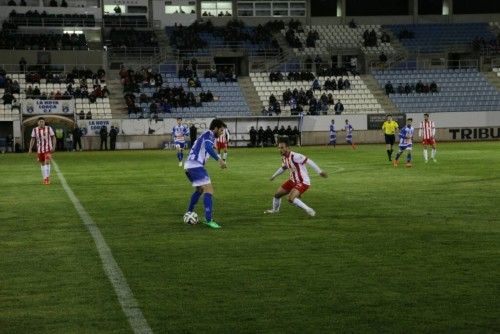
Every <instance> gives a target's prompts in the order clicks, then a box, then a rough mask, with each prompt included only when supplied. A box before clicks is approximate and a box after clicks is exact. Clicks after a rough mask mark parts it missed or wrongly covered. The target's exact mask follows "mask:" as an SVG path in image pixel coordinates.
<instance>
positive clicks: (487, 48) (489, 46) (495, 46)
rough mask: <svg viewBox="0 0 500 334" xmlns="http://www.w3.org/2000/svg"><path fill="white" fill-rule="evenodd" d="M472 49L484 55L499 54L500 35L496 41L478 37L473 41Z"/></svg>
mask: <svg viewBox="0 0 500 334" xmlns="http://www.w3.org/2000/svg"><path fill="white" fill-rule="evenodd" d="M472 49H473V50H474V51H478V52H481V53H482V54H490V55H491V54H499V53H500V34H498V36H497V37H496V38H494V39H490V40H489V41H487V40H486V39H485V38H484V37H476V38H475V39H474V40H473V41H472Z"/></svg>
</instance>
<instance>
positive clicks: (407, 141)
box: [399, 126, 415, 146]
mask: <svg viewBox="0 0 500 334" xmlns="http://www.w3.org/2000/svg"><path fill="white" fill-rule="evenodd" d="M414 131H415V129H414V128H413V126H405V127H404V128H402V129H401V131H400V132H399V146H411V145H412V144H413V132H414Z"/></svg>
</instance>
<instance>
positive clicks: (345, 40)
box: [281, 25, 396, 56]
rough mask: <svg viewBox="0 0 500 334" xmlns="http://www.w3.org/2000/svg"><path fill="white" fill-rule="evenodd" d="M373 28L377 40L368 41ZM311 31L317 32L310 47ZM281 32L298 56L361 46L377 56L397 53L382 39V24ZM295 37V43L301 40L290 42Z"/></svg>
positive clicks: (306, 27) (307, 28)
mask: <svg viewBox="0 0 500 334" xmlns="http://www.w3.org/2000/svg"><path fill="white" fill-rule="evenodd" d="M372 30H373V31H374V32H375V34H376V40H375V41H374V42H373V43H367V42H366V41H367V38H365V37H366V36H365V35H366V31H368V33H369V32H371V31H372ZM310 32H312V33H314V32H317V38H316V40H315V43H314V44H315V45H314V46H313V47H308V41H307V39H308V36H309V33H310ZM281 33H282V34H283V35H284V36H285V37H287V40H289V45H290V46H292V47H293V52H294V53H295V55H297V56H315V55H318V54H319V55H329V54H331V52H332V50H334V49H354V48H360V49H361V50H362V51H363V52H364V53H366V54H370V55H377V56H378V55H379V54H381V53H384V54H386V55H387V56H391V55H394V54H395V53H396V50H395V49H394V48H393V46H392V45H391V44H390V42H387V41H386V42H383V41H382V40H381V37H382V35H383V30H382V27H381V26H380V25H358V26H356V27H355V28H351V27H350V26H348V25H312V26H304V27H301V29H299V28H297V29H291V28H288V29H282V30H281ZM292 34H293V36H292ZM294 37H296V38H297V39H295V43H297V41H299V42H300V43H299V44H293V43H292V44H290V39H291V38H294ZM309 38H310V37H309ZM389 40H390V39H389ZM309 45H311V44H309Z"/></svg>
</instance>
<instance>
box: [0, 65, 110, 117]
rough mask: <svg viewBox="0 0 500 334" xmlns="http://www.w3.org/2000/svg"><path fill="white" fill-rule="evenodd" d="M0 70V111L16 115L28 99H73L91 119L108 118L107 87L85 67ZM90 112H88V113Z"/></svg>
mask: <svg viewBox="0 0 500 334" xmlns="http://www.w3.org/2000/svg"><path fill="white" fill-rule="evenodd" d="M3 72H4V71H0V73H2V74H0V96H1V98H2V99H3V103H0V114H2V115H3V116H4V117H5V116H16V115H19V112H20V105H21V103H22V102H23V101H24V100H28V99H35V98H38V99H56V100H64V99H66V100H68V99H74V102H75V111H76V112H77V113H80V112H81V111H83V112H84V114H85V115H92V118H94V119H96V118H97V119H109V118H111V107H110V105H109V97H108V96H109V91H107V88H106V80H105V77H104V75H103V74H102V73H104V72H101V71H99V74H100V75H97V74H94V73H92V72H91V71H88V70H77V69H75V70H73V71H72V72H70V73H67V74H64V73H60V72H57V73H45V72H43V71H29V72H26V73H5V75H3ZM89 112H90V114H89Z"/></svg>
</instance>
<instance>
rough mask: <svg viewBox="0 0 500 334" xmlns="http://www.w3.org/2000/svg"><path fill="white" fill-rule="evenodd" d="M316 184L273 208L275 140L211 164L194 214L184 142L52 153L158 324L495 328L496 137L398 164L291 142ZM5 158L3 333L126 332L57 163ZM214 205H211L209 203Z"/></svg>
mask: <svg viewBox="0 0 500 334" xmlns="http://www.w3.org/2000/svg"><path fill="white" fill-rule="evenodd" d="M292 150H295V151H297V152H300V153H303V154H305V155H307V156H308V157H309V158H310V159H312V160H314V161H315V162H316V163H317V164H318V165H319V166H320V167H321V168H322V169H324V170H325V171H326V172H327V173H328V174H329V177H328V178H327V179H323V178H320V177H319V176H318V175H316V174H315V173H314V172H313V171H312V170H311V169H309V170H310V175H311V179H312V186H311V188H310V189H309V190H308V191H307V192H306V193H305V195H304V196H303V200H304V202H305V203H306V204H308V205H310V206H311V207H312V208H314V209H315V210H316V212H317V215H316V217H314V218H311V217H308V216H307V215H306V214H305V212H303V211H302V210H300V209H299V208H296V207H294V206H292V205H290V204H289V203H287V202H286V199H284V200H283V202H282V206H281V212H280V213H279V214H277V215H265V214H263V212H264V210H266V209H269V208H271V204H272V195H273V193H274V191H275V190H276V189H277V188H278V186H279V185H280V184H281V183H282V182H284V181H285V179H286V178H287V174H286V175H282V176H280V177H278V178H277V179H276V180H275V181H273V182H270V181H269V177H270V176H271V175H272V174H273V173H274V172H275V171H276V169H277V168H278V167H279V166H280V163H281V159H280V156H279V153H278V150H277V149H276V148H266V149H262V148H255V149H230V150H229V157H228V169H226V170H221V169H219V168H218V166H217V164H216V163H214V161H213V160H211V161H209V162H208V170H209V174H210V176H211V179H212V182H213V184H214V188H215V194H214V219H215V220H216V221H218V222H219V223H220V224H221V225H222V226H223V228H222V229H220V230H212V229H209V228H207V227H206V226H204V225H202V224H198V225H196V226H188V225H186V224H184V223H183V222H182V216H183V214H184V212H185V211H186V207H187V204H188V200H189V196H190V194H191V193H192V188H191V186H190V184H189V183H188V181H187V179H186V177H185V175H184V171H183V169H182V168H180V167H178V166H177V160H176V157H175V152H174V151H137V152H135V151H134V152H133V151H120V152H118V151H116V152H71V153H56V154H54V158H55V161H56V162H57V164H58V166H59V168H60V170H61V172H62V174H63V175H64V177H65V179H66V181H67V183H68V185H69V187H70V188H71V189H72V191H73V192H74V194H75V195H76V197H77V199H78V200H79V201H80V202H81V204H82V205H83V207H84V209H85V210H86V212H87V213H88V214H89V216H90V217H91V218H92V220H93V221H94V222H95V224H96V225H97V226H98V228H99V229H100V231H101V232H102V235H103V237H104V239H105V241H106V242H107V244H108V245H109V247H110V250H111V252H112V254H113V256H114V259H115V260H116V262H117V264H118V266H119V267H120V269H121V271H122V272H123V276H124V277H125V278H126V280H127V283H128V286H129V287H130V289H131V291H132V293H133V295H134V297H135V299H136V301H137V303H138V306H139V308H140V310H141V311H142V313H143V315H144V317H145V319H146V320H147V322H148V324H149V326H150V327H151V329H152V331H153V332H155V333H333V332H353V333H365V332H373V333H380V332H400V333H401V332H403V333H405V332H406V333H408V332H432V333H434V332H453V333H455V332H480V333H485V332H486V333H487V332H498V331H500V317H499V310H500V298H499V296H500V284H499V282H500V269H499V268H500V218H499V217H500V142H487V143H463V144H451V143H440V144H439V145H438V156H437V159H438V162H437V163H435V164H434V163H432V162H429V163H428V164H424V163H423V161H422V154H421V146H420V145H417V146H416V148H415V152H414V153H415V157H414V167H413V168H405V167H404V164H401V165H400V166H399V167H398V168H394V167H392V165H391V164H390V163H389V162H388V161H387V156H386V152H385V146H384V145H361V146H359V147H358V149H357V150H352V149H351V148H350V147H347V146H338V147H337V148H335V149H333V148H332V147H303V148H296V147H293V148H292ZM35 158H36V156H35V155H34V154H33V155H31V156H28V155H27V154H7V155H1V156H0V160H1V163H0V177H1V180H2V183H1V187H0V236H1V239H0V240H1V243H0V333H130V332H132V329H131V327H130V324H129V322H128V321H127V317H126V316H125V314H124V313H123V311H122V309H121V306H120V303H119V302H118V300H117V297H116V294H115V292H114V290H113V286H112V285H111V283H110V281H109V280H108V278H107V276H106V273H105V272H104V270H103V265H102V262H101V260H100V258H99V256H98V251H97V249H96V244H95V243H94V240H93V239H92V237H91V235H90V234H89V232H88V231H87V229H86V227H85V226H84V224H83V223H82V219H81V218H80V216H79V214H78V212H77V211H76V210H75V207H74V206H73V204H72V202H71V201H70V199H69V197H68V195H67V193H66V192H65V190H64V189H63V187H62V185H61V182H60V180H59V179H58V177H57V174H56V173H55V171H54V168H53V171H52V184H51V185H50V186H44V185H42V184H41V174H40V168H39V166H38V164H37V163H36V162H35ZM196 211H197V212H198V215H199V216H200V219H201V218H202V217H203V206H202V201H200V203H198V206H197V210H196Z"/></svg>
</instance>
